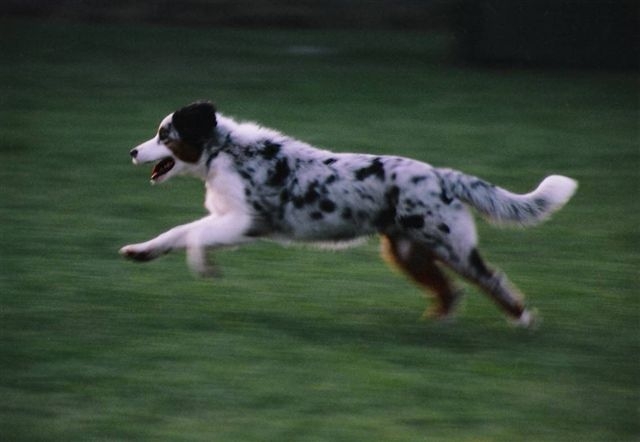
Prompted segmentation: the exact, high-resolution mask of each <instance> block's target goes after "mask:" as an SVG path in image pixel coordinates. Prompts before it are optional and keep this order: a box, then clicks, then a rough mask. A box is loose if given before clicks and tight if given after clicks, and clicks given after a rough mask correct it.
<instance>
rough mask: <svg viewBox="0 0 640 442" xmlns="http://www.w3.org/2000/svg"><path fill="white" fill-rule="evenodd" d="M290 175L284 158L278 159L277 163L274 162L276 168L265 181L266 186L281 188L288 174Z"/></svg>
mask: <svg viewBox="0 0 640 442" xmlns="http://www.w3.org/2000/svg"><path fill="white" fill-rule="evenodd" d="M290 173H291V169H289V163H287V159H286V158H280V159H279V160H278V162H276V166H275V168H274V170H273V172H272V173H271V176H270V177H269V179H268V180H267V185H268V186H272V187H277V186H282V185H283V184H284V183H285V181H286V180H287V178H288V177H289V174H290Z"/></svg>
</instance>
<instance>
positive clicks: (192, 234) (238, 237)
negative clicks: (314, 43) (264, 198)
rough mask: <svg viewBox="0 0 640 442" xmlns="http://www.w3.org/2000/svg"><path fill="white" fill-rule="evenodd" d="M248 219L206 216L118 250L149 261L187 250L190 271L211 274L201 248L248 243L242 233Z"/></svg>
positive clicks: (129, 255) (230, 216) (243, 216)
mask: <svg viewBox="0 0 640 442" xmlns="http://www.w3.org/2000/svg"><path fill="white" fill-rule="evenodd" d="M250 224H251V218H250V217H249V216H248V215H245V214H237V213H233V212H229V213H226V214H224V215H210V216H207V217H205V218H202V219H200V220H198V221H194V222H192V223H188V224H183V225H181V226H177V227H174V228H173V229H171V230H168V231H166V232H165V233H163V234H161V235H159V236H157V237H155V238H153V239H151V240H149V241H146V242H143V243H139V244H130V245H127V246H124V247H123V248H122V249H120V254H122V255H123V256H124V257H125V258H129V259H133V260H135V261H150V260H152V259H155V258H157V257H159V256H161V255H163V254H165V253H169V252H170V251H172V250H176V249H187V262H188V263H189V266H190V267H191V269H192V270H193V271H195V272H196V273H199V274H201V275H205V276H206V275H212V274H213V272H212V270H213V269H212V267H211V266H210V265H209V264H208V263H207V261H206V253H205V249H207V248H213V247H224V246H233V245H238V244H242V243H244V242H248V241H250V240H251V238H249V237H247V236H245V234H246V232H247V231H248V230H249V227H250Z"/></svg>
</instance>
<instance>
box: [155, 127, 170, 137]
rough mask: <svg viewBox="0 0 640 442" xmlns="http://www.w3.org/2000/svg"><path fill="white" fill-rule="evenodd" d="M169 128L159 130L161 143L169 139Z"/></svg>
mask: <svg viewBox="0 0 640 442" xmlns="http://www.w3.org/2000/svg"><path fill="white" fill-rule="evenodd" d="M169 132H170V130H169V128H168V127H166V126H163V127H161V128H160V129H159V130H158V138H160V140H161V141H165V140H168V139H169Z"/></svg>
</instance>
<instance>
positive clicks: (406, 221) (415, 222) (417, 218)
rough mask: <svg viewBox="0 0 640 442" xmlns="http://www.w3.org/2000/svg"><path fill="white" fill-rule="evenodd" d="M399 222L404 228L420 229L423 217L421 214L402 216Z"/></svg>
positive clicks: (422, 225) (422, 224)
mask: <svg viewBox="0 0 640 442" xmlns="http://www.w3.org/2000/svg"><path fill="white" fill-rule="evenodd" d="M399 222H400V225H401V226H402V227H404V228H405V229H421V228H422V227H424V218H423V217H422V216H421V215H408V216H402V217H400V220H399Z"/></svg>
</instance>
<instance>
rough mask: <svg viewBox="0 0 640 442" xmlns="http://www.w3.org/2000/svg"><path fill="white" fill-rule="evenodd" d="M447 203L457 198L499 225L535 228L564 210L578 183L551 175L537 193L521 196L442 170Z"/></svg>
mask: <svg viewBox="0 0 640 442" xmlns="http://www.w3.org/2000/svg"><path fill="white" fill-rule="evenodd" d="M438 176H439V177H440V180H441V185H442V195H441V198H442V200H443V201H444V202H447V201H448V200H451V198H452V197H457V198H459V199H460V200H462V201H464V202H465V203H467V204H469V205H471V206H473V207H474V208H475V209H476V210H478V212H480V213H481V214H482V215H484V216H485V217H486V218H487V219H488V220H489V221H491V222H492V223H495V224H498V225H505V226H507V225H518V226H523V227H525V226H533V225H536V224H538V223H541V222H542V221H544V220H546V219H547V218H549V217H550V216H551V215H552V214H553V213H554V212H556V211H558V210H560V209H561V208H562V206H564V205H565V204H566V203H567V202H568V201H569V199H570V198H571V197H572V196H573V194H574V193H575V191H576V189H577V187H578V183H577V182H576V181H575V180H573V179H571V178H568V177H565V176H561V175H551V176H548V177H547V178H545V179H544V180H543V181H542V182H541V183H540V185H539V186H538V187H537V189H535V190H534V191H533V192H530V193H527V194H524V195H518V194H515V193H511V192H509V191H507V190H505V189H502V188H500V187H498V186H495V185H493V184H490V183H488V182H486V181H483V180H481V179H479V178H476V177H474V176H469V175H465V174H463V173H462V172H459V171H457V170H452V169H438Z"/></svg>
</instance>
